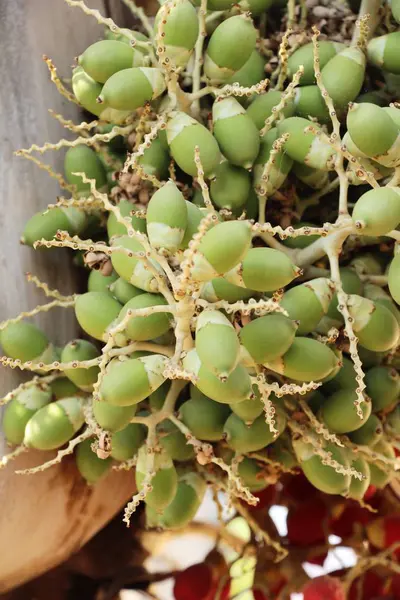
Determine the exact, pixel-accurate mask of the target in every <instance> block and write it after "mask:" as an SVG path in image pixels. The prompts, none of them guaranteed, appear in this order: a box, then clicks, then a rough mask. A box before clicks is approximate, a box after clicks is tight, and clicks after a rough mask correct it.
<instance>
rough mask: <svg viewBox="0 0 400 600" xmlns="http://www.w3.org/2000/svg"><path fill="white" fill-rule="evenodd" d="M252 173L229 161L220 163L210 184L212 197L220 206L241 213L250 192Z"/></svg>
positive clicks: (237, 213)
mask: <svg viewBox="0 0 400 600" xmlns="http://www.w3.org/2000/svg"><path fill="white" fill-rule="evenodd" d="M250 187H251V178H250V173H248V171H246V170H245V169H242V168H241V167H235V166H234V165H231V164H230V163H229V162H226V161H225V162H222V163H221V164H220V165H218V167H217V169H216V173H215V179H213V181H212V182H211V185H210V194H211V199H212V201H213V202H214V204H215V206H217V207H218V208H227V209H228V210H231V211H232V212H233V213H234V214H235V215H240V213H241V212H242V210H243V207H244V205H245V204H246V201H247V198H248V196H249V193H250Z"/></svg>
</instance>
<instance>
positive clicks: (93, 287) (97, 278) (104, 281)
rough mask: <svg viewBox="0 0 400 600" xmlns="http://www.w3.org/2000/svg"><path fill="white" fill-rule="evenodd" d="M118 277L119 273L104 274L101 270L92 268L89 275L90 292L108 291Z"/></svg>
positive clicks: (88, 285) (88, 286)
mask: <svg viewBox="0 0 400 600" xmlns="http://www.w3.org/2000/svg"><path fill="white" fill-rule="evenodd" d="M117 279H118V275H117V273H114V272H113V273H111V275H103V274H102V272H101V271H98V270H96V269H92V271H90V274H89V277H88V283H87V288H88V292H108V291H109V286H110V285H111V284H112V283H114V281H116V280H117Z"/></svg>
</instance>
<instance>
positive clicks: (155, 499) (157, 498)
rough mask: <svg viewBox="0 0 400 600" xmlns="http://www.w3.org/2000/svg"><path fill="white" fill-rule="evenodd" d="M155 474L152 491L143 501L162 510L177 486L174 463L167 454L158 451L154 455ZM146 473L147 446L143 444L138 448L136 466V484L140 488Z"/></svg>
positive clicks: (171, 497) (169, 501) (170, 500)
mask: <svg viewBox="0 0 400 600" xmlns="http://www.w3.org/2000/svg"><path fill="white" fill-rule="evenodd" d="M154 471H155V472H156V474H155V476H154V477H153V478H152V480H151V484H150V485H151V487H152V491H151V492H149V493H148V494H147V495H146V498H145V500H144V501H145V503H146V504H148V505H149V506H151V507H152V508H154V509H155V510H156V511H162V510H163V509H164V508H166V507H167V506H168V505H169V504H171V502H172V500H173V499H174V496H175V494H176V491H177V487H178V476H177V473H176V469H175V467H174V463H173V462H172V460H171V458H170V457H169V456H168V454H167V453H166V452H165V451H163V452H158V453H157V454H156V455H155V466H154ZM147 474H148V448H147V446H145V445H143V446H142V447H141V448H140V450H139V457H138V462H137V466H136V474H135V475H136V485H137V487H138V490H140V489H141V487H142V484H143V480H144V478H145V477H146V475H147Z"/></svg>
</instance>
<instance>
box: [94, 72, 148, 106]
mask: <svg viewBox="0 0 400 600" xmlns="http://www.w3.org/2000/svg"><path fill="white" fill-rule="evenodd" d="M153 94H154V91H153V88H152V86H151V84H150V81H149V80H148V79H147V77H146V75H145V74H144V73H143V72H142V71H141V70H140V68H139V67H132V68H129V69H128V68H126V69H123V70H122V71H118V73H114V75H111V77H110V78H109V79H107V81H106V83H105V84H104V86H103V89H102V91H101V94H100V96H99V98H101V100H102V101H103V102H105V103H106V105H107V106H110V107H111V108H115V109H117V110H132V111H133V110H136V109H137V108H140V107H141V106H144V105H145V104H146V102H150V101H151V100H152V99H153Z"/></svg>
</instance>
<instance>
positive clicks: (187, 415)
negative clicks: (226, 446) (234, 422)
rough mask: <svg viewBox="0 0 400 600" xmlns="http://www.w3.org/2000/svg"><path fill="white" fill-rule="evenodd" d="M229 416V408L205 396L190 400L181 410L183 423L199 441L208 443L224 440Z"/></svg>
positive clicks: (180, 416)
mask: <svg viewBox="0 0 400 600" xmlns="http://www.w3.org/2000/svg"><path fill="white" fill-rule="evenodd" d="M229 414H230V409H229V406H227V405H225V404H221V403H220V402H215V401H214V400H211V398H207V396H204V395H203V394H199V395H198V396H197V397H192V398H190V399H189V400H187V401H186V402H184V403H183V404H182V406H181V407H180V409H179V418H180V419H181V421H182V422H183V423H184V424H185V425H186V426H187V427H189V429H190V431H191V432H192V433H193V435H194V436H195V437H196V438H197V439H200V440H204V441H206V442H218V441H219V440H220V439H221V438H222V434H223V429H224V424H225V421H226V419H227V418H228V416H229Z"/></svg>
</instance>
